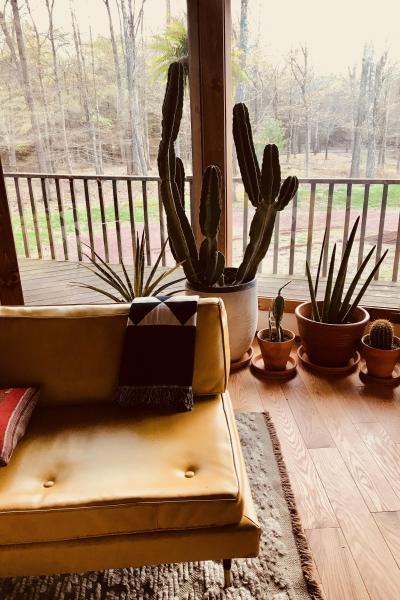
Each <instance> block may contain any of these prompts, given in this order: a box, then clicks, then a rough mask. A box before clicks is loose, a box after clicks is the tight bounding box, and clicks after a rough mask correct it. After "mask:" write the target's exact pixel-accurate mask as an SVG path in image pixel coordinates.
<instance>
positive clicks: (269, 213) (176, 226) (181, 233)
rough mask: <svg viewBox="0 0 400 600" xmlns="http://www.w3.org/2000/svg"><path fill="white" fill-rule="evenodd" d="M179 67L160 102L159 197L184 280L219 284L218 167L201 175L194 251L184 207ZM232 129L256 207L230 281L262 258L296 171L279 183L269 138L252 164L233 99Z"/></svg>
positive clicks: (245, 276) (246, 129) (245, 119)
mask: <svg viewBox="0 0 400 600" xmlns="http://www.w3.org/2000/svg"><path fill="white" fill-rule="evenodd" d="M184 76H185V74H184V67H183V65H182V64H181V63H172V64H171V65H170V68H169V71H168V82H167V88H166V91H165V98H164V103H163V108H162V117H163V118H162V135H161V142H160V146H159V152H158V171H159V174H160V179H161V186H160V189H161V199H162V202H163V205H164V209H165V212H166V215H167V228H168V236H169V240H170V245H171V250H172V253H173V256H174V258H175V260H176V261H177V262H182V263H183V269H184V271H185V275H186V277H187V279H188V281H189V282H190V283H191V284H194V285H197V286H207V287H208V286H214V285H216V284H223V278H224V267H225V259H224V256H223V254H221V252H219V251H218V247H217V245H218V244H217V239H218V229H219V221H220V217H221V173H220V170H219V168H218V167H216V166H210V167H208V168H207V169H206V171H205V173H204V176H203V185H202V191H201V199H200V215H199V217H200V229H201V232H202V234H203V235H204V240H203V241H202V243H201V246H200V251H199V252H198V251H197V247H196V242H195V238H194V235H193V231H192V229H191V226H190V223H189V220H188V218H187V217H186V214H185V209H184V180H185V172H184V168H183V164H182V161H181V160H180V159H179V158H177V157H176V155H175V148H174V146H175V141H176V138H177V136H178V132H179V126H180V122H181V118H182V106H183V90H184ZM233 135H234V139H235V145H236V150H237V155H238V160H239V166H240V171H241V173H242V178H243V184H244V187H245V190H246V192H247V194H248V195H249V197H250V200H251V202H252V204H253V205H254V206H255V207H256V212H255V215H254V217H253V220H252V223H251V226H250V242H249V244H248V246H247V248H246V251H245V253H244V257H243V261H242V264H241V265H240V266H239V268H238V270H237V273H236V278H235V281H234V282H233V285H235V284H236V285H238V284H240V283H244V282H246V281H250V280H251V279H253V278H254V277H255V276H256V273H257V268H258V265H259V263H260V262H261V260H262V259H263V258H264V256H265V254H266V252H267V250H268V246H269V244H270V241H271V237H272V232H273V229H274V224H275V217H276V214H277V212H278V211H280V210H283V209H284V208H285V206H286V205H287V204H288V203H289V202H290V200H291V199H292V198H293V196H294V195H295V193H296V191H297V187H298V180H297V177H288V178H287V179H285V181H284V182H283V184H282V185H281V169H280V165H279V152H278V148H277V147H276V146H275V145H274V144H272V145H271V144H268V145H267V146H266V147H265V150H264V158H263V163H262V168H261V171H260V167H259V165H258V161H257V157H256V154H255V150H254V144H253V139H252V134H251V126H250V121H249V115H248V111H247V108H246V106H245V105H244V104H237V105H236V106H235V108H234V110H233Z"/></svg>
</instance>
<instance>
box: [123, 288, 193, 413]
mask: <svg viewBox="0 0 400 600" xmlns="http://www.w3.org/2000/svg"><path fill="white" fill-rule="evenodd" d="M197 303H198V296H174V297H169V296H168V297H165V296H157V297H154V296H149V297H146V298H135V299H134V300H133V302H132V305H131V308H130V311H129V318H128V325H127V328H126V333H125V342H124V348H123V352H122V359H121V368H120V377H119V389H118V393H117V402H119V404H121V405H125V406H135V407H155V408H157V409H161V410H165V411H170V412H171V411H184V410H191V408H192V406H193V390H192V380H193V366H194V350H195V340H196V320H197Z"/></svg>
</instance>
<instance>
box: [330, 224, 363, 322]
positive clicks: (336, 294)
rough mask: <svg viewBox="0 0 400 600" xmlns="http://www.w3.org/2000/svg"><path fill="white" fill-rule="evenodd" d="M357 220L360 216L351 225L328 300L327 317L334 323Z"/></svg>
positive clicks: (337, 313) (338, 309)
mask: <svg viewBox="0 0 400 600" xmlns="http://www.w3.org/2000/svg"><path fill="white" fill-rule="evenodd" d="M359 221H360V217H357V219H356V221H355V223H354V225H353V227H352V230H351V233H350V236H349V239H348V241H347V244H346V248H345V251H344V253H343V258H342V260H341V263H340V266H339V271H338V273H337V276H336V281H335V285H334V288H333V292H332V297H331V302H330V307H329V314H328V319H329V321H330V322H331V323H335V322H336V320H337V318H338V315H339V311H340V307H341V303H342V295H343V289H344V284H345V282H346V274H347V267H348V264H349V258H350V254H351V250H352V247H353V243H354V238H355V236H356V233H357V229H358V223H359Z"/></svg>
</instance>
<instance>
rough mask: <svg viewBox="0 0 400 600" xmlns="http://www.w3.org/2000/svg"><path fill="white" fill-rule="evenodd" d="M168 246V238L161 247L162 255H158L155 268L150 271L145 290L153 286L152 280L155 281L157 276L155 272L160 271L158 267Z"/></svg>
mask: <svg viewBox="0 0 400 600" xmlns="http://www.w3.org/2000/svg"><path fill="white" fill-rule="evenodd" d="M167 244H168V238H167V239H166V240H165V242H164V243H163V245H162V246H161V250H160V254H159V255H158V257H157V260H156V262H155V263H154V266H153V268H152V269H151V271H150V275H149V276H148V278H147V280H146V284H145V286H144V288H145V289H147V288H148V287H149V286H150V285H151V282H152V280H153V277H154V275H155V272H156V271H157V269H158V265H159V264H160V262H161V259H162V255H163V253H164V250H165V248H166V245H167ZM145 295H146V294H145Z"/></svg>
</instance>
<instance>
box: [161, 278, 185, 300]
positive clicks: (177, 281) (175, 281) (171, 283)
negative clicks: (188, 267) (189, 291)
mask: <svg viewBox="0 0 400 600" xmlns="http://www.w3.org/2000/svg"><path fill="white" fill-rule="evenodd" d="M181 281H186V277H180V278H179V279H174V280H173V281H168V282H167V283H164V285H162V286H161V287H159V288H158V289H157V290H156V291H155V292H154V295H155V296H157V295H158V294H159V293H160V292H163V291H164V290H166V289H167V287H169V286H170V285H174V284H175V283H180V282H181ZM184 291H185V290H172V292H170V294H176V292H184ZM167 295H168V294H167Z"/></svg>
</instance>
